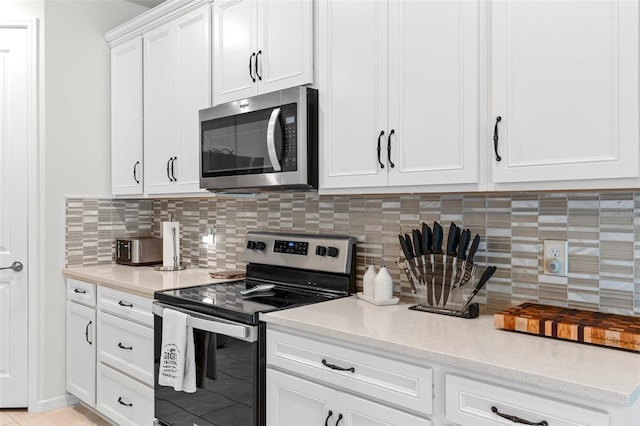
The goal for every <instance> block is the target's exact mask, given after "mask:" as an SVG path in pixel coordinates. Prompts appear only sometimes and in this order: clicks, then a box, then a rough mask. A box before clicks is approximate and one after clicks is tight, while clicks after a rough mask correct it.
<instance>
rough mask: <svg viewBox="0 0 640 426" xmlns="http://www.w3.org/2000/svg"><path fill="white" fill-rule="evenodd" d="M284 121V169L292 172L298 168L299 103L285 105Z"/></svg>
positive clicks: (283, 108)
mask: <svg viewBox="0 0 640 426" xmlns="http://www.w3.org/2000/svg"><path fill="white" fill-rule="evenodd" d="M281 109H282V122H283V123H284V134H283V135H282V140H283V143H284V146H283V147H282V152H283V155H282V164H281V166H282V171H283V172H292V171H296V170H298V118H297V117H296V113H297V109H298V108H297V105H296V104H288V105H283V106H282V107H281Z"/></svg>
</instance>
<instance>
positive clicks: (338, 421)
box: [336, 414, 343, 426]
mask: <svg viewBox="0 0 640 426" xmlns="http://www.w3.org/2000/svg"><path fill="white" fill-rule="evenodd" d="M342 417H343V416H342V414H338V420H336V426H338V423H340V420H342Z"/></svg>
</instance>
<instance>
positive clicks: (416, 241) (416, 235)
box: [411, 229, 424, 256]
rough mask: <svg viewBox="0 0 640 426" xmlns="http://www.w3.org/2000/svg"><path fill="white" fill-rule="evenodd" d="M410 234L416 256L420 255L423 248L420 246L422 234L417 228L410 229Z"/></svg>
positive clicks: (422, 252)
mask: <svg viewBox="0 0 640 426" xmlns="http://www.w3.org/2000/svg"><path fill="white" fill-rule="evenodd" d="M411 234H412V235H413V248H414V249H415V250H416V256H422V255H423V254H424V249H423V248H422V235H421V234H420V231H419V230H417V229H414V230H413V231H411Z"/></svg>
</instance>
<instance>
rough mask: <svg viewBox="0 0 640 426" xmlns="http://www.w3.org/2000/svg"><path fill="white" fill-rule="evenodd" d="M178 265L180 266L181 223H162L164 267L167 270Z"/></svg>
mask: <svg viewBox="0 0 640 426" xmlns="http://www.w3.org/2000/svg"><path fill="white" fill-rule="evenodd" d="M174 230H175V231H174ZM174 235H175V243H174ZM174 247H175V250H174ZM174 253H175V259H174ZM178 265H180V222H162V266H164V267H165V268H167V267H172V266H178Z"/></svg>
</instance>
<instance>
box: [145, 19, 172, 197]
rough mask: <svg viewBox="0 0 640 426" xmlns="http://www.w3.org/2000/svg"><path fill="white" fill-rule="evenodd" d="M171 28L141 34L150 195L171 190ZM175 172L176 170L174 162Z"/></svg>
mask: <svg viewBox="0 0 640 426" xmlns="http://www.w3.org/2000/svg"><path fill="white" fill-rule="evenodd" d="M172 52H173V49H172V41H171V28H170V26H169V24H167V25H163V26H162V27H159V28H157V29H155V30H153V31H150V32H149V33H147V34H145V36H144V164H145V167H144V181H145V188H146V189H145V192H147V193H149V194H154V193H163V192H164V193H167V192H171V191H172V188H173V179H172V177H171V170H170V166H171V165H172V163H175V162H174V161H172V159H173V157H174V150H173V141H174V137H175V134H174V131H173V129H174V128H175V120H176V117H175V115H174V114H173V113H172V111H173V110H174V109H173V107H172V104H173V102H174V99H173V97H172V93H174V89H173V87H172V86H173V82H174V81H175V79H174V78H173V74H174V72H175V56H174V55H172ZM173 166H174V171H175V164H173Z"/></svg>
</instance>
